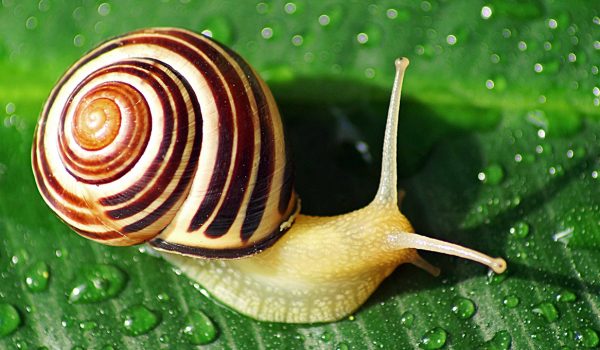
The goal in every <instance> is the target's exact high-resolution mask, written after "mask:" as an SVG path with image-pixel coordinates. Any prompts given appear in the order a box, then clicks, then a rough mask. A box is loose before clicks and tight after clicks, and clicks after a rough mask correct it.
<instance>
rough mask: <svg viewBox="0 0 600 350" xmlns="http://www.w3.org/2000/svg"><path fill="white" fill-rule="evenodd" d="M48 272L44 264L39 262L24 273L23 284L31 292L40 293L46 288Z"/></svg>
mask: <svg viewBox="0 0 600 350" xmlns="http://www.w3.org/2000/svg"><path fill="white" fill-rule="evenodd" d="M48 278H50V270H49V269H48V265H46V263H45V262H43V261H39V262H37V263H35V264H33V265H31V266H30V267H29V268H28V269H27V270H26V271H25V284H26V285H27V289H29V290H30V291H32V292H42V291H44V290H46V288H48Z"/></svg>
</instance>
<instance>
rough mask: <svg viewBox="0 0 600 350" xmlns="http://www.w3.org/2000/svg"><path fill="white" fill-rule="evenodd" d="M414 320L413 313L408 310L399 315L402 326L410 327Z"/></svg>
mask: <svg viewBox="0 0 600 350" xmlns="http://www.w3.org/2000/svg"><path fill="white" fill-rule="evenodd" d="M414 322H415V315H414V314H412V313H410V312H408V311H406V312H405V313H403V314H402V316H401V317H400V324H401V325H403V326H404V327H411V326H412V325H413V323H414Z"/></svg>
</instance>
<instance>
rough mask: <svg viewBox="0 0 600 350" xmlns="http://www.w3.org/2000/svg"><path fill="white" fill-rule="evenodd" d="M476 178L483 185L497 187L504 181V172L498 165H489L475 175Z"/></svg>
mask: <svg viewBox="0 0 600 350" xmlns="http://www.w3.org/2000/svg"><path fill="white" fill-rule="evenodd" d="M477 178H478V179H479V181H481V182H483V183H486V184H490V185H498V184H499V183H500V182H502V180H503V179H504V170H503V169H502V167H501V166H500V165H498V164H490V165H489V166H487V167H486V168H485V169H483V170H482V171H480V172H479V174H477Z"/></svg>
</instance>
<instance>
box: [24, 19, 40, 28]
mask: <svg viewBox="0 0 600 350" xmlns="http://www.w3.org/2000/svg"><path fill="white" fill-rule="evenodd" d="M37 26H38V19H37V18H36V17H34V16H31V17H29V18H27V20H26V21H25V28H27V29H29V30H33V29H35V28H37Z"/></svg>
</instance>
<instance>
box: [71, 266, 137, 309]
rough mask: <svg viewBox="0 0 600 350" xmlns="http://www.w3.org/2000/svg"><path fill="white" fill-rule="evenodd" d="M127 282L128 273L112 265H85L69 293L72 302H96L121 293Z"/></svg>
mask: <svg viewBox="0 0 600 350" xmlns="http://www.w3.org/2000/svg"><path fill="white" fill-rule="evenodd" d="M126 283H127V275H125V273H124V272H123V271H121V270H120V269H118V268H117V267H115V266H112V265H91V266H84V267H83V268H82V269H81V270H80V272H79V274H78V275H77V277H76V278H75V280H74V281H73V282H72V285H73V287H72V288H71V292H70V293H69V302H70V303H95V302H98V301H102V300H106V299H110V298H112V297H115V296H116V295H117V294H119V293H120V292H121V291H122V290H123V288H125V284H126Z"/></svg>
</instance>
